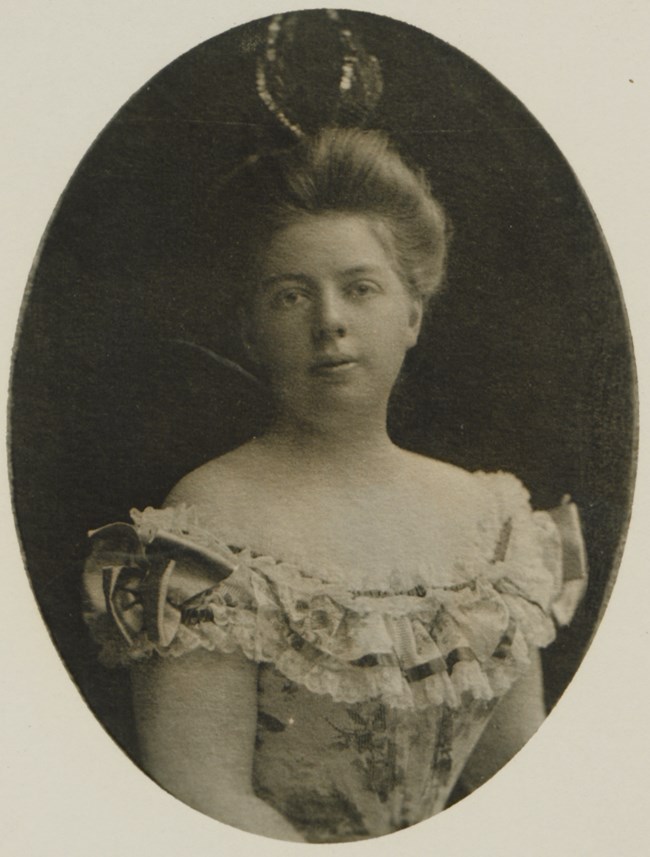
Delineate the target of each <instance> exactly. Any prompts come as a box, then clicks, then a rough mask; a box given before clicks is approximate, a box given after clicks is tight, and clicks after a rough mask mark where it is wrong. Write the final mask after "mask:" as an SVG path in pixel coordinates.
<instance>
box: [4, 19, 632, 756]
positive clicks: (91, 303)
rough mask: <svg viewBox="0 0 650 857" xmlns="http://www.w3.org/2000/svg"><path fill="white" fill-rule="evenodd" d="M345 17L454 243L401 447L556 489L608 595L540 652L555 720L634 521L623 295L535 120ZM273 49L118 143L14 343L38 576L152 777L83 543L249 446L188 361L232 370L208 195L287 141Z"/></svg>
mask: <svg viewBox="0 0 650 857" xmlns="http://www.w3.org/2000/svg"><path fill="white" fill-rule="evenodd" d="M345 14H346V15H347V16H349V20H350V23H351V28H352V30H353V32H354V33H355V34H358V36H359V38H360V39H361V40H362V42H363V44H364V45H365V47H366V48H367V50H368V51H369V52H370V53H372V54H373V55H375V56H377V57H378V58H379V59H380V62H381V64H382V69H383V73H384V84H385V88H384V93H383V96H382V101H381V102H380V106H379V108H378V111H377V114H376V116H375V119H374V122H373V123H372V127H378V128H381V129H382V130H385V131H387V132H388V133H389V134H390V135H391V136H392V137H393V138H394V139H395V140H396V141H397V142H398V144H399V146H400V148H401V150H402V151H404V152H405V153H407V154H408V156H409V157H410V158H412V160H413V162H415V163H418V164H421V165H422V166H423V167H424V168H425V170H426V172H427V175H428V176H429V177H430V180H431V182H432V185H433V188H434V192H435V193H436V195H437V196H438V198H440V199H441V200H442V201H443V203H444V205H445V207H446V209H447V211H448V213H449V216H450V219H451V222H452V223H453V227H454V237H453V243H452V246H451V253H450V261H449V270H448V277H447V285H446V289H445V292H444V294H443V295H442V296H441V297H440V299H439V301H438V303H437V305H436V309H435V310H434V312H433V313H432V315H431V317H430V318H429V320H428V324H427V329H426V338H425V340H424V342H423V343H421V345H420V346H419V350H418V352H417V354H415V355H413V358H412V359H410V360H409V364H408V366H407V370H408V371H407V375H406V378H405V382H404V386H405V400H406V401H408V403H409V405H408V407H407V408H405V409H404V411H405V412H404V413H403V414H401V415H399V417H398V418H396V419H395V421H394V424H393V426H392V430H393V434H394V436H395V438H396V439H397V440H398V441H399V442H400V443H401V444H402V445H404V446H406V447H407V448H410V449H413V450H415V451H418V452H420V453H423V454H426V455H431V456H434V457H439V458H442V459H444V460H447V461H450V462H452V463H454V464H458V465H460V466H462V467H465V468H467V469H469V470H475V469H484V470H501V469H502V470H506V471H512V472H514V473H517V474H518V475H519V476H520V477H521V478H522V480H523V481H524V483H525V484H526V485H527V486H528V487H529V488H530V490H531V494H532V500H533V504H534V506H535V507H539V508H547V507H549V506H553V505H557V503H558V502H559V501H560V499H561V496H560V495H559V494H558V488H559V487H561V490H562V492H563V493H569V494H570V495H571V497H572V498H573V499H574V500H575V502H576V503H577V505H578V506H579V508H580V511H581V515H582V521H583V528H584V535H585V542H586V546H587V551H588V559H589V568H590V584H589V589H588V592H587V595H586V597H585V598H584V600H583V602H582V604H581V606H580V608H579V610H578V613H577V615H576V617H575V619H574V621H573V623H572V624H571V625H570V626H569V628H567V629H565V630H563V631H561V632H560V634H559V635H558V638H557V640H556V642H555V643H554V644H553V645H552V646H551V647H550V648H549V649H548V650H547V651H545V652H544V662H545V663H544V665H545V678H546V687H545V694H546V702H547V706H548V707H549V708H552V706H553V705H554V704H555V702H556V701H557V699H558V698H559V696H560V695H561V693H562V692H563V690H564V689H565V688H566V686H567V684H568V683H569V681H570V679H571V677H572V676H573V674H574V673H575V671H576V669H577V668H578V667H579V664H580V661H581V659H582V657H583V655H584V652H585V650H586V648H587V646H588V644H589V641H590V639H591V637H592V634H593V633H594V631H595V630H596V628H597V625H598V622H599V620H600V617H601V615H602V610H603V609H604V606H605V603H606V600H607V596H608V593H609V591H610V589H611V585H612V584H613V580H614V577H615V572H616V568H617V566H618V561H619V558H620V553H621V550H622V543H623V539H624V534H625V530H626V526H627V522H628V519H629V512H630V504H631V496H632V487H633V473H634V467H635V445H636V439H635V434H636V425H635V420H636V416H635V411H636V404H635V395H636V394H635V382H634V368H633V357H632V347H631V342H630V337H629V330H628V325H627V320H626V316H625V308H624V305H623V302H622V297H621V292H620V288H619V285H618V282H617V278H616V274H615V271H614V269H613V266H612V263H611V260H610V258H609V254H608V251H607V248H606V245H605V241H604V238H603V236H602V235H601V233H600V230H599V228H598V225H597V222H596V220H595V217H594V215H593V212H592V211H591V209H590V206H589V203H588V201H587V199H586V198H585V195H584V193H583V191H582V189H581V188H580V186H579V185H578V183H577V181H576V179H575V176H574V175H573V173H572V171H571V169H570V167H569V166H568V164H567V163H566V161H565V160H564V158H563V157H562V155H561V153H560V152H559V151H558V150H557V148H556V147H555V145H554V144H553V142H552V141H551V140H550V138H549V137H548V135H547V134H546V133H545V132H544V130H543V129H542V128H541V127H540V126H539V125H538V123H537V122H536V120H535V119H534V118H533V117H531V116H530V114H528V112H527V111H526V109H525V107H523V106H522V105H521V104H520V103H519V102H518V101H517V100H516V99H515V98H514V97H513V96H512V95H511V94H510V93H509V92H508V91H507V90H505V89H504V88H503V87H502V86H501V85H500V84H499V83H498V82H497V81H495V80H494V79H493V78H492V77H491V76H490V75H489V74H488V73H487V72H486V71H485V70H484V69H482V68H481V67H480V66H478V65H477V64H475V63H474V62H473V61H471V60H470V59H468V58H467V57H465V56H463V55H462V54H460V53H459V52H458V51H456V50H455V49H454V48H453V47H450V46H449V45H447V44H445V43H443V42H440V41H439V40H437V39H436V38H435V37H433V36H431V35H429V34H428V33H425V32H424V31H421V30H418V29H416V28H414V27H411V26H408V25H405V24H401V23H399V22H397V21H394V20H392V19H388V18H383V17H379V16H374V15H369V14H366V13H345ZM267 24H268V20H267V19H265V20H263V21H256V22H252V23H250V24H246V25H243V26H241V27H237V28H235V29H234V30H230V31H228V32H226V33H223V34H221V35H219V36H217V37H215V38H213V39H210V40H209V41H207V42H205V43H203V44H201V45H199V46H198V47H196V48H194V49H193V50H191V51H189V52H188V53H187V54H185V55H183V56H182V57H180V58H179V59H178V60H176V61H175V62H173V63H171V64H170V65H169V66H167V67H166V68H165V69H163V70H162V71H161V72H160V73H159V74H157V75H156V76H155V77H154V78H153V79H152V80H151V81H150V82H149V83H147V84H146V85H145V86H144V87H143V88H142V89H141V90H140V91H139V92H138V93H136V94H135V95H134V96H133V97H132V98H131V99H130V100H129V101H128V102H127V104H126V105H125V106H124V107H123V108H122V109H121V110H120V111H119V113H118V114H117V115H116V116H115V117H114V118H113V119H112V120H111V122H110V123H109V124H108V125H107V127H106V128H105V130H104V131H103V132H102V133H101V134H100V136H99V137H98V139H97V140H96V141H95V143H94V144H93V146H92V147H91V149H90V151H89V152H88V154H87V155H86V156H85V158H84V159H83V161H82V163H81V164H80V166H79V168H78V169H77V171H76V173H75V174H74V176H73V177H72V178H71V180H70V182H69V184H68V186H67V188H66V190H65V192H64V195H63V197H62V199H61V202H60V205H59V207H58V210H57V212H56V213H55V215H54V217H53V219H52V222H51V223H50V225H49V227H48V230H47V233H46V236H45V238H44V240H43V244H42V249H41V253H40V259H39V262H38V265H37V266H36V268H35V270H34V272H33V276H32V282H31V285H30V288H29V292H28V295H27V297H26V300H25V305H24V308H23V313H22V320H21V327H20V330H19V331H18V336H17V347H16V353H15V360H14V373H13V382H12V405H11V438H12V441H11V459H12V468H13V494H14V506H15V512H16V519H17V524H18V529H19V533H20V537H21V543H22V546H23V550H24V554H25V557H26V564H27V568H28V572H29V575H30V579H31V581H32V586H33V589H34V593H35V596H36V599H37V601H38V604H39V607H40V609H41V612H42V615H43V618H44V620H45V622H46V624H47V626H48V629H49V631H50V634H51V636H52V638H53V641H54V643H55V645H56V647H57V649H58V651H59V653H60V656H61V658H62V659H63V661H64V663H65V664H66V666H67V668H68V670H69V672H70V674H71V675H72V677H73V679H74V681H75V683H76V684H77V686H78V687H79V689H80V691H81V693H82V695H83V696H84V698H85V699H86V701H87V702H88V704H89V706H90V707H91V709H92V710H93V712H94V714H95V715H96V716H97V718H98V719H99V720H100V722H101V723H102V724H103V725H104V726H105V728H106V729H107V731H108V732H109V734H111V735H112V737H113V738H114V739H115V740H116V741H117V743H118V744H119V745H120V746H121V747H122V748H123V749H124V750H125V751H126V752H127V754H128V755H129V756H130V757H131V758H133V759H134V760H135V761H136V762H137V759H138V749H137V742H136V739H135V734H134V730H133V724H132V721H131V718H130V716H129V711H130V702H129V694H130V691H129V688H128V680H126V678H125V673H123V672H121V671H117V672H114V671H108V670H105V669H104V668H102V667H100V666H98V664H97V660H96V649H95V648H94V645H93V643H92V641H91V639H90V637H89V635H88V631H87V629H86V627H85V625H84V623H83V619H82V604H81V595H80V574H81V566H82V563H83V559H84V556H85V554H86V551H87V539H86V535H87V532H88V530H90V529H93V528H95V527H97V526H99V525H101V524H102V523H105V522H106V521H110V520H122V519H124V517H125V514H126V513H127V512H128V509H129V508H131V507H132V506H137V507H143V506H145V505H150V504H151V505H159V504H160V503H161V502H162V500H163V498H164V496H165V495H166V493H167V492H168V490H169V488H170V487H171V486H172V485H173V484H174V483H175V482H176V481H177V480H178V478H179V477H180V476H181V475H182V474H184V473H186V472H187V471H188V470H191V469H192V468H193V467H195V466H197V465H198V464H200V463H201V462H202V461H204V460H206V459H207V458H209V457H211V456H214V455H217V454H220V453H221V452H225V451H226V450H228V449H230V448H232V447H233V446H236V445H237V444H238V443H241V442H242V440H244V439H246V438H247V437H248V436H250V434H251V433H254V431H255V425H256V420H257V419H258V417H259V412H260V409H261V408H262V407H263V404H262V403H260V402H259V401H257V400H256V394H255V392H254V391H251V390H245V391H243V389H242V386H241V383H239V382H238V381H237V379H235V378H233V377H232V376H231V375H229V374H228V372H225V371H223V370H221V369H217V368H213V367H209V366H207V365H206V363H205V361H204V359H203V357H202V355H201V353H200V352H199V351H198V349H183V348H181V347H179V346H178V344H177V340H183V341H184V342H187V341H189V342H193V343H195V344H196V345H198V346H200V347H216V348H217V350H219V348H221V349H222V350H227V348H228V347H229V346H230V333H231V331H229V330H228V329H227V328H228V324H227V323H226V325H224V324H223V319H218V318H217V319H216V320H214V319H213V318H212V317H211V314H210V313H209V312H206V305H209V304H206V301H208V300H209V290H208V294H207V295H206V282H207V280H208V277H209V261H210V256H209V252H210V247H209V242H207V243H206V236H205V235H204V234H202V229H201V228H200V224H198V225H197V222H196V216H195V212H194V205H193V203H194V200H196V199H197V198H198V197H199V196H200V195H201V193H202V189H203V186H204V183H205V177H206V175H207V176H210V177H211V178H213V179H216V178H218V177H219V176H220V175H222V174H225V173H226V172H227V171H228V170H230V169H232V168H233V167H234V166H235V165H236V164H237V163H238V162H239V161H240V160H241V159H242V158H243V157H245V156H248V155H250V154H253V153H255V152H256V151H258V150H259V149H260V147H264V148H267V147H275V146H279V145H282V144H283V143H284V142H286V140H287V138H286V135H285V131H284V130H283V129H282V128H280V127H277V123H276V121H275V119H274V118H273V117H272V116H271V115H270V114H269V113H268V111H267V110H266V108H265V107H264V105H263V104H262V103H261V102H260V100H259V98H258V95H257V92H256V90H255V86H254V60H255V56H256V51H258V50H259V47H260V45H261V44H263V39H264V34H265V31H266V26H267ZM242 117H244V118H243V119H242ZM586 284H588V286H587V285H586ZM224 328H225V329H224ZM188 413H192V414H193V418H192V420H191V423H190V422H189V421H188V419H187V414H188ZM43 425H48V426H50V427H51V429H50V431H49V434H48V436H47V437H44V436H43V433H42V426H43ZM215 425H216V426H218V431H216V432H215V431H214V426H215ZM54 543H56V544H57V545H58V552H57V556H56V557H54V558H53V557H52V550H51V546H52V544H54Z"/></svg>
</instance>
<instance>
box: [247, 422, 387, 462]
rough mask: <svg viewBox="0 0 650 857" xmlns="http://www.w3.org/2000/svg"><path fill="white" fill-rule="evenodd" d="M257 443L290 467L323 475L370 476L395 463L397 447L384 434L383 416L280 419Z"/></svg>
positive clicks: (385, 433)
mask: <svg viewBox="0 0 650 857" xmlns="http://www.w3.org/2000/svg"><path fill="white" fill-rule="evenodd" d="M258 443H259V444H260V445H262V446H266V447H267V448H269V449H273V450H274V452H275V453H276V454H279V455H282V456H283V457H286V460H287V463H288V464H290V465H291V466H294V467H295V466H303V467H305V466H308V467H309V469H311V470H313V471H315V472H318V471H321V472H323V473H324V474H327V473H330V474H334V473H344V474H348V475H350V477H352V476H355V477H356V476H357V475H358V474H371V473H373V472H376V470H375V468H382V470H383V471H384V472H386V468H387V467H388V466H389V465H390V464H391V463H393V462H394V461H395V457H396V453H397V452H398V449H397V447H396V446H395V445H394V444H393V442H392V441H391V439H390V438H389V436H388V433H387V431H386V420H385V415H381V416H380V415H377V416H376V417H375V418H374V419H372V418H366V419H362V420H359V419H356V420H354V421H351V420H339V421H337V420H336V419H333V418H332V417H331V416H330V418H326V419H322V420H318V419H300V418H297V417H295V416H293V415H280V416H278V418H277V419H276V421H275V422H274V423H273V424H272V426H271V427H270V429H269V430H268V431H267V433H266V434H265V435H264V436H263V437H262V438H260V439H259V441H258Z"/></svg>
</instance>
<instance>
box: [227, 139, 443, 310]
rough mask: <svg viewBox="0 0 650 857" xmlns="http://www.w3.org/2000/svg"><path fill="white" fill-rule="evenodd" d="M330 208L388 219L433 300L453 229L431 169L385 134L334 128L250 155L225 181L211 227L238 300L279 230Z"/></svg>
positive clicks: (397, 259)
mask: <svg viewBox="0 0 650 857" xmlns="http://www.w3.org/2000/svg"><path fill="white" fill-rule="evenodd" d="M329 213H332V214H334V213H338V214H357V215H362V216H364V217H367V218H369V219H370V220H371V221H372V220H376V221H378V222H380V223H381V224H383V226H384V227H387V228H388V231H389V233H390V244H391V246H390V247H389V248H387V249H388V250H389V252H390V253H391V254H392V255H393V259H394V263H395V266H396V270H397V273H398V274H399V275H400V277H401V279H402V281H403V282H404V284H405V286H406V287H407V288H408V289H409V290H410V291H411V293H412V294H413V295H416V296H418V297H419V298H421V299H422V300H423V301H424V302H426V301H427V300H428V299H429V298H430V297H431V296H432V295H433V294H434V293H435V292H436V291H437V290H438V289H439V288H440V285H441V283H442V280H443V276H444V269H445V261H446V255H447V243H448V236H449V228H448V225H447V221H446V218H445V214H444V211H443V209H442V207H441V205H440V204H439V203H438V202H437V201H436V200H435V199H434V197H433V195H432V193H431V190H430V188H429V184H428V181H427V179H426V177H425V175H424V172H423V171H422V170H420V169H417V168H412V167H410V166H407V164H406V163H405V161H404V160H403V159H402V157H401V156H400V155H399V154H398V153H397V151H396V150H395V148H394V147H393V145H392V144H391V142H390V140H389V139H388V137H387V136H386V135H385V134H383V133H381V132H379V131H362V130H359V129H347V128H329V129H325V130H323V131H321V132H320V133H318V134H317V135H315V136H313V137H309V138H305V139H303V140H301V141H300V142H298V143H296V144H295V145H294V146H293V147H292V148H290V149H286V150H281V151H276V152H272V153H270V154H267V155H263V156H260V157H256V158H252V159H250V160H249V161H247V162H246V163H245V164H244V165H243V166H241V167H239V168H238V169H237V170H236V171H235V172H234V173H232V174H231V175H230V176H229V177H228V178H227V180H226V181H225V182H224V183H223V185H222V187H221V192H220V193H219V195H218V212H217V213H216V215H215V218H216V221H217V223H215V222H214V219H212V218H211V220H212V224H211V225H212V226H213V227H215V226H216V227H217V228H216V229H215V232H214V233H213V234H214V240H215V242H218V245H219V249H218V252H219V256H220V258H221V262H222V264H223V266H224V268H225V271H224V273H225V275H226V277H227V279H228V280H229V289H228V291H230V289H232V290H233V291H232V292H231V294H230V295H229V298H230V300H231V301H232V303H234V304H235V305H239V306H242V305H245V304H246V302H247V301H248V299H249V298H250V295H251V287H252V285H254V283H252V282H251V280H252V279H253V278H252V277H251V273H252V271H251V265H252V264H253V263H254V260H255V258H256V257H257V256H258V254H259V253H260V251H261V252H263V250H264V246H265V244H266V243H267V242H268V241H269V240H270V239H271V237H272V236H273V234H274V233H275V232H277V231H278V230H279V229H282V228H283V227H285V226H288V225H290V224H291V223H294V222H295V221H296V220H298V219H300V218H302V217H304V216H305V215H322V214H329ZM382 232H383V231H382Z"/></svg>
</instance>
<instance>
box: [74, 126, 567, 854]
mask: <svg viewBox="0 0 650 857" xmlns="http://www.w3.org/2000/svg"><path fill="white" fill-rule="evenodd" d="M228 193H229V198H230V199H232V200H233V206H231V207H229V208H228V209H227V212H226V214H227V216H226V218H225V219H224V222H223V223H222V224H221V225H220V229H219V231H218V233H217V234H219V237H220V241H221V243H222V252H223V255H224V261H225V269H226V270H227V272H228V280H229V282H230V283H231V285H232V293H231V297H232V301H231V311H232V312H233V313H234V314H235V316H234V317H236V318H238V319H239V324H240V328H241V336H242V341H243V343H244V345H245V348H246V349H247V352H248V354H249V359H250V361H251V363H252V364H253V365H254V366H255V367H256V369H257V373H258V375H259V376H260V377H262V378H263V379H264V381H265V382H266V383H267V384H268V386H269V388H270V390H271V392H272V395H273V400H274V406H275V409H274V415H273V419H272V420H271V422H270V424H269V426H268V428H267V429H266V430H265V431H264V432H263V433H262V434H261V435H260V436H258V437H255V438H253V439H252V440H251V441H250V442H248V443H246V444H244V445H243V446H241V447H239V448H238V449H236V450H234V451H232V452H230V453H228V454H227V455H224V456H222V457H220V458H217V459H215V460H213V461H210V462H208V463H207V464H206V465H204V466H203V467H200V468H199V469H198V470H196V471H194V472H192V473H191V474H189V475H188V476H187V477H185V478H184V479H183V480H182V481H181V482H180V483H179V484H178V485H177V486H176V487H175V488H174V489H173V490H172V492H171V494H170V495H169V497H168V500H167V503H166V508H165V509H163V510H153V509H147V510H146V511H145V512H143V513H137V512H136V513H133V517H134V523H135V528H134V529H132V528H129V527H126V525H112V526H109V527H107V528H103V529H102V530H100V531H97V532H96V533H95V534H94V551H93V554H92V556H91V558H90V560H89V562H88V566H87V573H86V580H87V588H88V592H89V595H90V599H91V602H92V605H93V609H92V610H91V611H90V614H89V618H90V621H91V622H92V623H93V626H94V628H95V632H96V635H97V637H98V638H99V639H100V640H101V641H102V642H103V643H104V644H105V657H106V658H107V659H108V660H111V659H112V660H117V661H124V660H134V661H135V663H136V666H135V668H134V670H133V673H132V677H133V687H134V709H135V717H136V724H137V729H138V734H139V738H140V744H141V752H142V764H143V767H144V768H145V770H146V771H147V772H148V773H150V774H151V776H152V777H153V778H154V779H155V780H157V781H158V782H159V783H160V784H161V785H162V786H164V787H165V788H167V789H168V790H169V791H170V792H172V793H173V794H175V795H176V796H177V797H179V798H181V799H182V800H183V801H185V802H186V803H188V804H190V805H191V806H193V807H195V808H197V809H199V810H201V811H202V812H205V813H206V814H208V815H211V816H213V817H215V818H217V819H219V820H221V821H225V822H227V823H229V824H232V825H234V826H236V827H240V828H242V829H244V830H249V831H253V832H257V833H261V834H264V835H266V836H271V837H275V838H280V839H298V840H300V839H306V840H307V841H313V842H326V841H346V840H352V839H360V838H365V837H370V836H378V835H381V834H385V833H389V832H392V831H394V830H397V829H400V828H402V827H406V826H409V825H411V824H414V823H416V822H417V821H420V820H422V819H424V818H427V817H429V816H430V815H432V814H433V813H435V812H437V811H439V810H441V809H443V808H444V806H445V803H446V801H447V799H448V797H449V794H450V792H451V790H452V788H453V786H454V784H455V783H456V782H457V781H458V779H459V777H460V776H462V777H463V778H464V779H465V781H466V783H467V785H468V787H469V788H471V787H473V786H475V785H477V784H480V783H481V782H483V781H485V779H487V778H488V777H489V776H491V774H492V773H494V772H495V771H496V770H498V768H500V767H501V766H502V765H503V764H504V763H505V762H506V761H507V760H508V759H509V758H511V756H512V755H513V754H514V753H515V752H517V750H518V749H519V748H520V747H521V746H522V745H523V744H524V743H525V741H526V740H527V739H528V738H529V737H530V735H531V734H532V733H533V732H534V731H535V729H536V728H537V727H538V725H539V724H540V723H541V721H542V719H543V717H544V709H543V703H542V679H541V670H540V662H539V656H538V649H539V647H542V646H545V645H547V644H548V643H549V642H550V641H551V640H552V639H553V637H554V624H553V622H554V618H555V619H559V620H562V621H568V619H569V618H570V614H571V613H572V609H573V607H574V606H575V602H576V601H577V598H578V597H579V593H580V591H581V589H582V586H583V580H582V571H581V562H582V554H581V542H580V535H579V526H578V525H577V519H576V517H575V511H574V507H573V506H572V505H570V504H565V505H564V506H563V507H561V509H559V510H555V512H554V513H551V514H548V513H541V512H532V511H531V509H530V506H529V502H528V495H527V492H526V491H525V489H524V488H523V486H522V485H521V483H519V482H518V480H517V479H516V478H515V477H513V476H511V475H509V474H503V473H499V474H483V473H477V474H469V473H467V472H465V471H463V470H461V469H459V468H456V467H453V466H451V465H449V464H446V463H444V462H441V461H434V460H432V459H429V458H424V457H422V456H419V455H416V454H414V453H411V452H407V451H405V450H403V449H400V448H399V447H397V446H395V445H394V444H393V443H392V441H391V440H390V438H389V436H388V433H387V430H386V416H387V409H388V404H389V398H390V396H391V392H392V390H393V388H394V385H395V382H396V380H397V378H398V375H399V373H400V369H401V366H402V363H403V360H404V357H405V355H406V353H407V351H408V350H409V349H410V348H412V347H413V346H414V345H415V344H416V342H417V339H418V335H419V332H420V327H421V324H422V319H423V315H424V312H425V307H426V304H427V302H428V300H429V298H430V297H431V296H432V295H433V294H435V292H436V291H437V290H438V289H439V288H440V285H441V282H442V277H443V271H444V262H445V255H446V242H447V228H446V225H445V217H444V214H443V212H442V209H441V208H440V206H439V205H438V203H437V202H436V201H435V200H434V198H433V197H432V195H431V192H430V190H429V188H428V186H427V183H426V180H425V178H424V176H423V175H422V174H420V173H419V172H417V171H415V170H412V169H411V168H409V167H408V166H406V164H405V163H404V161H403V160H402V159H401V158H400V157H399V156H398V155H397V154H396V153H395V151H394V150H393V149H392V148H391V146H390V144H389V143H388V141H387V140H386V139H385V137H383V136H382V135H381V134H378V133H375V132H362V131H356V130H326V131H324V132H321V133H320V134H318V135H317V136H316V137H315V138H313V139H307V140H303V141H302V142H300V143H298V144H297V145H296V146H294V148H293V149H291V150H288V151H286V152H280V153H276V154H274V155H271V156H268V157H266V158H261V159H257V160H255V161H253V162H251V163H249V164H247V165H246V166H245V167H244V168H242V169H241V170H240V171H239V172H238V173H237V174H236V175H235V176H234V177H232V178H231V180H230V183H229V188H228ZM563 563H564V564H565V565H566V566H568V568H569V571H570V575H569V576H571V577H573V578H574V580H573V581H572V582H571V583H569V585H568V587H567V586H564V585H563ZM168 655H171V657H167V656H168Z"/></svg>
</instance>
